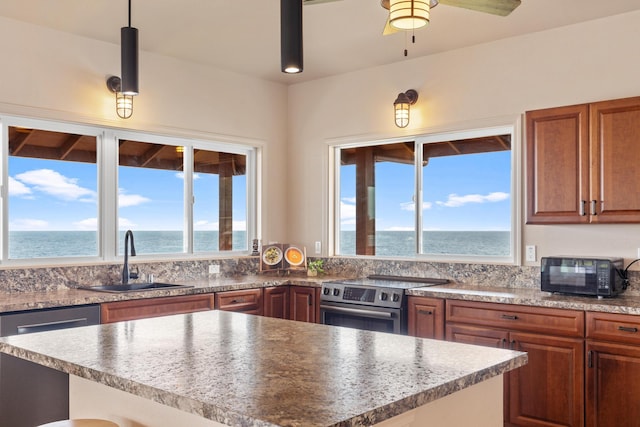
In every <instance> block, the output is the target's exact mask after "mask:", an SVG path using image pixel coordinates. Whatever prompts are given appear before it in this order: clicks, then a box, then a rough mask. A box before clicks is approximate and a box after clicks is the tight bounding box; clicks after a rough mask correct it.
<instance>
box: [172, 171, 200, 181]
mask: <svg viewBox="0 0 640 427" xmlns="http://www.w3.org/2000/svg"><path fill="white" fill-rule="evenodd" d="M176 178H178V179H184V172H177V173H176ZM196 179H200V175H199V174H197V173H194V174H193V180H194V181H195V180H196Z"/></svg>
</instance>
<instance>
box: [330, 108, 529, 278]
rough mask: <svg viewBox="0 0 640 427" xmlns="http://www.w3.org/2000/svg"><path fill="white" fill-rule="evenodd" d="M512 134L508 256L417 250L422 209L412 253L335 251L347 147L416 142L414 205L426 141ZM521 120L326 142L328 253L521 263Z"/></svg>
mask: <svg viewBox="0 0 640 427" xmlns="http://www.w3.org/2000/svg"><path fill="white" fill-rule="evenodd" d="M504 134H509V135H511V150H510V152H511V153H510V159H511V160H510V162H511V163H510V164H511V172H510V177H511V182H510V210H511V226H510V230H509V231H510V255H509V256H504V257H503V256H480V255H479V256H472V255H439V254H423V253H420V250H421V248H422V243H423V233H422V232H420V231H421V230H422V228H423V225H424V224H423V215H422V209H417V208H416V210H415V212H416V215H415V230H414V232H415V233H416V247H415V252H414V254H413V256H409V257H407V256H400V255H399V256H397V257H389V256H377V255H344V254H340V253H339V252H338V248H339V247H340V218H341V217H340V167H341V165H340V158H341V150H343V149H348V148H359V147H366V146H373V145H386V144H394V143H398V142H413V143H414V145H415V159H414V160H415V161H414V173H415V182H414V198H415V204H416V207H417V206H422V202H423V189H422V183H423V176H422V167H421V166H420V165H421V164H422V155H423V149H422V147H423V145H424V144H429V143H436V142H443V141H447V140H458V139H469V138H477V137H483V136H493V135H504ZM520 135H521V132H520V119H518V120H517V121H516V122H515V123H511V124H496V125H487V126H486V127H477V128H471V129H466V130H448V131H438V132H433V133H423V134H416V135H406V136H403V137H398V138H381V139H376V138H370V139H366V140H363V139H361V140H358V141H345V140H341V141H335V142H330V143H329V163H330V165H332V166H331V168H330V173H329V188H330V192H329V193H330V194H329V211H330V215H329V218H330V224H329V230H330V236H329V239H328V241H329V256H339V257H347V258H354V257H358V258H368V259H377V260H380V259H400V260H417V261H435V262H472V263H492V264H509V265H520V264H521V241H522V236H521V234H522V233H521V229H522V227H521V224H522V220H521V204H522V196H521V193H522V191H520V189H521V188H522V182H521V176H522V174H521V164H522V162H521V154H520V153H521V148H520V147H521V139H520Z"/></svg>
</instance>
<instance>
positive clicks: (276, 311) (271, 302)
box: [262, 286, 289, 319]
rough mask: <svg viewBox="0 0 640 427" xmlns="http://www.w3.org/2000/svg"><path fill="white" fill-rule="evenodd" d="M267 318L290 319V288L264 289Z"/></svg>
mask: <svg viewBox="0 0 640 427" xmlns="http://www.w3.org/2000/svg"><path fill="white" fill-rule="evenodd" d="M262 315H263V316H266V317H277V318H280V319H288V318H289V286H273V287H270V288H264V309H263V310H262Z"/></svg>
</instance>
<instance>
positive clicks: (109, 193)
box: [0, 115, 261, 266]
mask: <svg viewBox="0 0 640 427" xmlns="http://www.w3.org/2000/svg"><path fill="white" fill-rule="evenodd" d="M0 124H1V131H2V134H0V140H1V141H2V146H1V147H0V155H1V160H0V179H2V186H1V189H0V203H1V205H2V206H1V209H0V220H1V222H2V225H1V235H0V241H1V244H0V246H1V248H2V252H1V254H0V265H6V266H27V265H28V266H38V265H69V264H74V265H76V264H96V263H98V262H120V261H121V260H122V258H123V257H122V256H121V255H119V254H118V249H119V248H118V244H119V243H118V242H119V227H118V214H119V209H118V187H119V177H118V169H119V161H118V141H119V140H120V139H130V140H135V141H140V142H149V143H159V144H164V145H170V146H183V147H185V149H184V168H183V169H184V170H183V172H184V174H185V179H184V192H183V197H184V205H183V206H184V229H183V232H184V233H186V234H187V238H186V239H185V240H186V242H185V252H177V253H163V254H140V255H138V256H137V258H138V259H140V260H143V261H154V260H168V259H171V260H188V259H209V258H221V257H228V256H238V255H248V254H249V253H250V251H251V240H252V239H255V238H259V237H258V236H259V235H258V233H259V231H260V230H259V227H258V223H259V217H260V213H259V212H258V208H259V204H258V203H257V196H258V173H259V170H258V169H259V161H260V158H261V157H260V149H259V147H258V146H257V145H252V144H248V143H247V142H246V141H243V142H235V141H230V142H218V141H212V140H205V139H199V138H191V137H178V136H169V135H159V134H156V133H153V132H144V131H136V130H127V129H120V128H109V127H104V126H99V125H84V124H76V123H68V122H56V121H50V120H42V119H34V118H26V117H17V116H11V115H0ZM11 126H16V127H26V128H32V129H42V130H47V131H54V132H63V133H79V134H84V135H89V136H93V137H95V138H96V167H97V177H96V179H97V191H98V203H97V204H98V208H97V213H96V214H97V218H98V230H97V241H98V255H97V256H68V257H48V258H44V257H43V258H20V259H9V258H8V255H9V239H8V235H9V234H8V231H9V219H10V218H9V190H8V182H9V176H8V175H9V170H8V169H9V168H8V166H9V144H8V138H9V127H11ZM194 149H203V150H209V151H222V152H227V153H232V154H241V155H245V156H246V162H247V165H246V200H245V203H246V222H247V227H246V228H247V230H246V239H247V249H246V250H233V251H211V252H197V253H194V252H193V203H194V197H193V181H192V180H193V150H194ZM114 178H115V179H114Z"/></svg>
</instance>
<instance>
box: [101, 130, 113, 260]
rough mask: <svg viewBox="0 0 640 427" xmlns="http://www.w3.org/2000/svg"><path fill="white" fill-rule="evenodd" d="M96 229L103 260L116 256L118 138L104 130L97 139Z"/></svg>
mask: <svg viewBox="0 0 640 427" xmlns="http://www.w3.org/2000/svg"><path fill="white" fill-rule="evenodd" d="M98 146H99V149H98V153H99V156H98V174H99V175H98V188H99V194H100V197H99V206H98V224H99V225H98V230H99V239H100V251H101V255H102V257H103V259H104V260H105V261H114V260H116V259H117V258H118V255H117V254H118V139H117V137H116V136H115V135H114V133H113V132H110V131H105V132H104V133H103V134H102V137H101V138H100V140H99V141H98Z"/></svg>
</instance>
